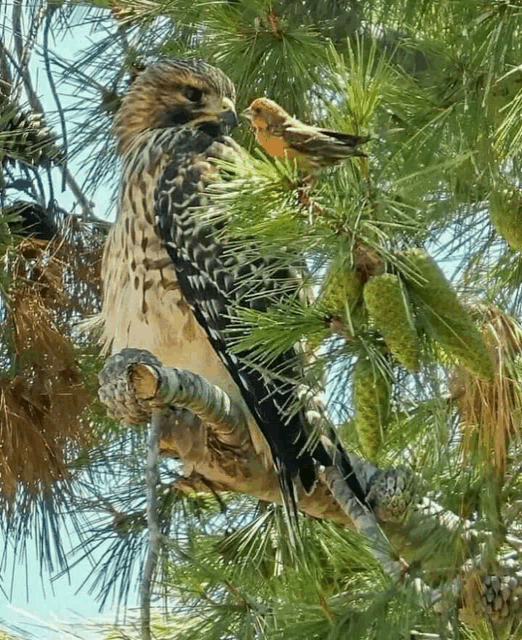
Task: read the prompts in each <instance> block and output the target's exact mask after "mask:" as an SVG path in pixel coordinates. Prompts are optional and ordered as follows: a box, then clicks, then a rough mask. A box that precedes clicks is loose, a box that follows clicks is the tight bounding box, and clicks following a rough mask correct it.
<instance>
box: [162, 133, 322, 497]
mask: <svg viewBox="0 0 522 640" xmlns="http://www.w3.org/2000/svg"><path fill="white" fill-rule="evenodd" d="M180 133H182V134H183V136H184V137H185V138H187V139H188V138H189V137H192V142H193V143H194V146H195V147H199V146H201V145H202V144H205V142H207V144H208V146H210V144H211V143H212V140H210V139H209V140H208V141H206V140H205V139H204V138H203V139H202V136H205V134H203V133H202V132H198V131H197V130H196V131H188V130H186V131H183V132H180ZM180 133H178V134H176V137H177V139H176V144H175V145H173V149H172V160H171V162H170V164H169V165H168V166H167V167H166V168H165V170H164V172H163V175H162V177H161V179H160V181H159V183H158V185H157V188H156V192H155V216H156V224H157V228H158V231H159V233H160V235H161V237H162V239H163V241H164V243H165V246H166V248H167V251H168V253H169V255H170V257H171V258H172V261H173V263H174V266H175V268H176V272H177V276H178V281H179V285H180V287H181V290H182V292H183V295H184V297H185V299H186V301H187V302H188V304H189V305H190V307H191V309H192V311H193V312H194V315H195V316H196V319H197V321H198V323H199V324H200V325H201V326H202V327H203V328H204V330H205V331H206V333H207V335H208V338H209V340H210V342H211V343H212V345H213V347H214V349H215V350H216V351H217V353H218V355H219V356H220V358H221V359H222V361H223V362H224V364H225V366H226V367H227V369H228V371H229V372H230V374H231V376H232V378H233V379H234V381H235V383H236V384H237V385H238V387H239V389H240V392H241V394H242V396H243V398H244V400H245V402H246V404H247V406H248V408H249V410H250V412H251V413H252V415H253V417H254V418H255V420H256V422H257V424H258V426H259V428H260V429H261V431H262V433H263V435H264V436H265V438H266V440H267V442H268V444H269V446H270V448H271V451H272V456H273V459H274V463H275V465H276V468H277V470H278V471H279V472H280V473H281V474H282V481H283V482H284V483H285V484H286V485H287V486H286V490H288V486H289V485H291V479H292V478H295V477H296V476H299V477H300V480H301V482H302V484H303V487H304V489H305V490H306V491H310V490H311V488H312V487H313V485H314V483H315V468H314V462H313V459H312V456H311V454H310V452H308V451H305V450H304V448H305V445H306V441H307V434H306V430H305V429H304V425H303V423H302V416H301V415H300V414H295V415H290V414H289V413H288V407H289V405H290V404H292V400H293V399H294V398H293V396H294V394H295V390H294V385H292V384H291V383H290V382H286V383H285V382H281V381H278V382H277V383H276V382H274V381H272V380H270V379H268V378H267V377H266V376H263V375H262V373H261V372H260V371H259V370H258V369H257V368H255V367H253V366H251V365H249V364H247V360H248V356H249V354H248V353H241V354H238V355H235V354H233V353H231V351H230V348H229V346H228V345H227V342H226V331H227V328H228V327H229V326H230V323H231V314H232V313H233V307H234V306H236V305H237V306H242V307H246V308H255V309H257V310H266V309H267V308H268V303H269V300H270V299H271V298H272V297H273V296H274V295H277V296H278V297H280V296H281V291H283V288H284V287H285V285H286V283H285V277H286V279H288V277H289V275H288V274H287V273H283V272H282V271H283V270H281V269H280V268H279V269H278V271H279V273H278V271H275V272H274V265H271V264H269V262H268V261H267V260H266V259H263V258H261V257H257V258H256V259H255V260H251V259H249V260H243V261H241V259H240V256H238V252H237V251H234V252H229V251H227V250H226V247H224V246H223V245H222V244H220V243H218V242H217V239H216V237H215V230H213V229H212V228H211V227H210V226H209V224H208V222H206V223H204V222H203V221H202V220H201V218H199V219H198V218H197V217H196V215H195V213H194V207H198V206H200V205H201V204H204V198H205V196H204V194H203V190H204V185H205V181H206V180H207V179H208V178H207V177H206V173H207V172H208V171H209V168H210V165H209V163H208V160H207V159H206V158H205V154H204V153H203V154H201V156H200V157H196V158H194V157H192V158H190V157H189V156H188V155H183V154H181V153H180V147H182V146H183V145H181V144H180V143H181V140H180ZM214 144H216V143H215V142H214ZM187 205H188V206H187ZM263 271H265V272H266V271H270V272H272V275H271V277H270V278H259V277H257V278H256V277H252V276H253V274H255V273H258V274H262V273H263ZM277 276H279V277H277ZM286 286H287V285H286ZM296 364H297V360H296V354H295V353H294V351H293V350H292V351H289V352H287V353H284V354H282V355H281V356H279V357H278V358H277V360H276V361H275V362H274V369H275V370H276V371H277V372H278V373H284V374H286V375H287V376H288V378H292V377H295V373H296V372H295V371H293V370H294V369H295V367H296ZM292 374H294V375H292Z"/></svg>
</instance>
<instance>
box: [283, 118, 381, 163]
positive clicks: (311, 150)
mask: <svg viewBox="0 0 522 640" xmlns="http://www.w3.org/2000/svg"><path fill="white" fill-rule="evenodd" d="M283 137H284V139H285V140H286V142H287V144H288V145H289V146H290V147H291V148H293V149H295V150H296V151H299V152H300V153H303V154H306V155H307V156H310V160H311V161H312V162H313V160H314V159H315V160H316V161H317V163H318V164H333V163H335V162H339V161H341V160H344V159H345V158H348V157H350V156H362V157H365V155H366V154H364V153H362V152H361V151H359V150H358V149H357V146H358V145H360V144H363V143H364V142H368V140H369V138H368V137H360V136H354V135H351V134H349V133H341V132H339V131H331V130H329V129H317V128H316V127H309V126H307V125H304V124H303V123H300V122H295V123H293V122H292V123H289V124H288V125H287V126H285V128H284V130H283Z"/></svg>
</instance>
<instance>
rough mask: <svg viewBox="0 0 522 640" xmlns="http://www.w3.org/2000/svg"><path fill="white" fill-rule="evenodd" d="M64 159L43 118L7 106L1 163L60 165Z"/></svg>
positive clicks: (1, 124)
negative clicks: (56, 163)
mask: <svg viewBox="0 0 522 640" xmlns="http://www.w3.org/2000/svg"><path fill="white" fill-rule="evenodd" d="M63 157H64V156H63V151H62V150H61V149H60V148H59V147H57V146H56V136H55V134H54V133H52V132H51V131H50V130H49V129H48V128H47V126H46V124H45V120H44V117H43V115H41V114H39V113H34V112H29V111H23V110H21V109H19V108H18V107H16V106H15V105H12V104H9V103H7V104H6V105H4V107H3V108H2V109H1V113H0V163H2V164H3V163H5V162H11V163H14V162H17V161H21V162H24V163H26V164H30V165H32V166H39V165H43V164H45V163H47V162H60V161H62V160H63Z"/></svg>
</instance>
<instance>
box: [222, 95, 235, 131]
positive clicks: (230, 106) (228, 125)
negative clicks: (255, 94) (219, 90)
mask: <svg viewBox="0 0 522 640" xmlns="http://www.w3.org/2000/svg"><path fill="white" fill-rule="evenodd" d="M221 109H222V110H221V112H220V114H219V121H220V122H221V124H222V127H223V129H224V130H225V133H228V132H229V131H231V130H232V129H233V128H234V127H235V126H236V124H237V113H236V109H235V107H234V103H233V102H232V100H230V99H229V98H223V100H222V102H221Z"/></svg>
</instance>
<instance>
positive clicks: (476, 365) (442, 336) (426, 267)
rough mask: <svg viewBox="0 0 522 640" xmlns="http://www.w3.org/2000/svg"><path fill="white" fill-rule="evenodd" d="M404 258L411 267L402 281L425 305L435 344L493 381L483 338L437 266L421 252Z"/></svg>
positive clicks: (478, 374) (479, 374)
mask: <svg viewBox="0 0 522 640" xmlns="http://www.w3.org/2000/svg"><path fill="white" fill-rule="evenodd" d="M403 257H404V258H406V260H407V261H408V263H409V265H410V266H411V267H412V270H409V271H408V272H407V273H404V277H405V279H406V280H407V281H408V284H409V286H410V287H411V289H412V290H413V291H414V292H415V293H416V294H417V296H418V297H419V298H421V299H422V301H423V302H424V303H425V304H426V307H425V308H424V309H423V310H424V311H425V313H426V315H427V320H428V323H429V325H430V327H431V329H432V332H433V333H434V334H435V337H436V340H437V342H438V343H439V344H440V345H441V346H442V347H443V348H444V350H445V351H446V352H447V353H448V355H450V356H453V357H454V358H456V359H457V360H458V361H459V362H460V364H461V365H462V366H463V367H464V368H465V369H467V370H468V371H470V373H472V374H474V375H476V376H478V377H479V378H484V379H486V380H492V379H493V377H494V370H493V362H492V360H491V356H490V354H489V351H488V349H487V347H486V345H485V343H484V340H483V338H482V335H481V333H480V331H479V330H478V327H477V325H476V324H475V323H474V322H473V319H472V318H471V316H470V314H469V313H468V312H467V311H466V309H465V308H464V306H463V305H462V304H461V302H460V300H459V299H458V296H457V294H456V293H455V291H454V290H453V288H452V286H451V284H450V283H449V282H448V280H447V279H446V277H445V276H444V274H443V273H442V271H441V269H440V268H439V266H438V265H437V263H436V262H435V261H434V260H433V258H432V257H431V256H429V255H428V254H427V253H426V252H424V251H422V250H420V249H410V250H409V251H405V252H404V254H403Z"/></svg>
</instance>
